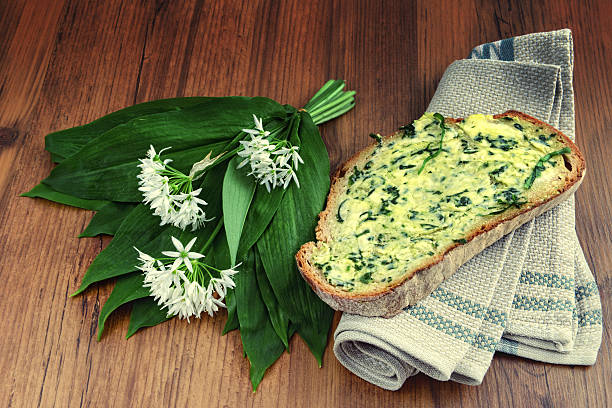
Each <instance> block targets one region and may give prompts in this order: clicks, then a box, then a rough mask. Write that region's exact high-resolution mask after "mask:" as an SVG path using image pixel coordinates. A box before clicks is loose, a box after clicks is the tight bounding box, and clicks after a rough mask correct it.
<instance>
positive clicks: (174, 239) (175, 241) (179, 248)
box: [172, 237, 185, 252]
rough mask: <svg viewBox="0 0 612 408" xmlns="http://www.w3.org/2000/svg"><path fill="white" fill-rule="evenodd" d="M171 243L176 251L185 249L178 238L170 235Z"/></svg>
mask: <svg viewBox="0 0 612 408" xmlns="http://www.w3.org/2000/svg"><path fill="white" fill-rule="evenodd" d="M172 243H173V244H174V247H175V248H176V250H177V251H178V252H183V251H184V250H185V247H183V244H181V241H179V240H178V239H176V238H174V237H172Z"/></svg>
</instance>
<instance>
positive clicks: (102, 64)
mask: <svg viewBox="0 0 612 408" xmlns="http://www.w3.org/2000/svg"><path fill="white" fill-rule="evenodd" d="M43 3H44V4H43ZM459 3H461V4H459ZM523 3H528V2H518V1H515V2H506V1H497V2H489V1H485V0H482V1H477V0H469V1H462V2H458V1H451V0H448V1H425V0H421V1H415V2H408V1H401V0H397V1H385V2H379V1H371V2H369V3H368V2H348V1H346V2H340V1H338V2H336V3H335V4H333V3H332V2H325V1H313V2H303V1H302V2H299V1H283V2H280V1H279V2H277V1H256V2H250V1H248V2H247V1H215V2H205V1H201V0H198V1H189V2H182V1H157V2H154V1H144V0H143V1H139V2H132V1H118V0H117V1H107V2H103V1H97V2H96V1H92V2H88V4H85V2H83V1H75V0H73V1H71V0H53V1H51V0H47V1H44V2H43V1H42V0H37V1H29V2H28V1H20V0H9V1H2V2H0V191H1V193H0V276H1V278H2V280H1V284H0V316H2V318H1V319H0V372H1V373H2V375H1V379H0V405H1V406H15V407H34V406H44V407H50V406H59V407H74V406H80V405H83V406H94V407H101V406H186V405H191V406H231V407H233V406H266V407H269V406H281V407H284V406H295V407H311V406H313V407H314V406H350V407H357V406H385V407H386V406H395V405H402V406H424V407H429V406H454V407H456V406H490V407H506V406H511V405H514V406H518V407H526V406H530V407H534V406H542V407H550V406H571V407H580V406H589V407H596V406H597V407H603V406H610V405H611V404H612V380H611V374H612V358H611V351H612V338H611V334H610V331H609V329H608V327H609V326H610V325H612V315H611V307H612V298H611V296H610V294H611V289H612V272H611V271H612V241H611V240H612V224H611V220H612V217H611V208H612V206H611V205H610V203H612V177H611V176H612V173H611V171H610V168H611V167H610V166H611V163H610V158H611V157H612V139H610V137H611V136H610V134H611V133H612V126H611V125H610V124H611V123H612V121H611V119H612V118H611V111H612V92H611V91H610V90H611V89H612V81H611V80H612V75H611V73H610V72H612V53H611V52H610V49H611V48H612V30H611V29H610V17H611V16H612V7H611V5H610V3H609V2H607V1H606V0H600V1H595V0H593V1H586V2H572V1H570V0H564V1H559V0H546V1H538V2H534V3H538V4H540V5H539V6H530V5H527V4H523ZM563 27H570V28H571V29H572V30H573V33H574V43H575V50H576V52H575V56H576V57H575V63H576V67H575V78H574V79H575V83H574V85H575V90H576V133H577V136H578V144H579V146H580V147H581V149H582V151H583V152H584V154H585V156H586V159H587V162H588V167H589V171H588V174H587V177H586V180H585V182H584V184H583V185H582V188H581V189H580V191H579V192H578V193H577V214H576V217H577V229H578V235H579V237H580V242H581V243H582V246H583V248H584V251H585V253H586V257H587V260H588V262H589V265H590V266H591V268H592V269H593V271H594V273H595V275H596V278H597V282H598V284H599V287H600V290H601V296H602V301H603V316H604V321H605V323H607V326H606V327H605V329H604V336H603V344H602V348H601V351H600V353H599V358H598V361H597V364H596V365H595V366H594V367H588V368H584V367H566V366H555V365H550V364H542V363H537V362H533V361H529V360H524V359H520V358H514V357H509V356H505V355H497V356H496V357H495V359H494V361H493V364H492V366H491V368H490V370H489V372H488V373H487V375H486V377H485V379H484V382H483V384H482V385H480V386H478V387H471V386H465V385H460V384H457V383H453V382H446V383H442V382H438V381H434V380H431V379H429V378H428V377H425V376H423V375H419V376H417V377H415V378H412V379H410V380H409V381H407V383H406V384H405V386H404V387H403V388H402V389H401V390H400V391H398V392H389V391H384V390H382V389H379V388H377V387H375V386H373V385H371V384H369V383H368V382H366V381H364V380H361V379H360V378H358V377H356V376H354V375H353V374H351V373H350V372H349V371H348V370H346V369H345V368H344V367H343V366H341V365H340V364H339V363H338V361H337V360H336V359H335V357H334V355H333V353H332V352H331V347H329V348H328V352H327V353H326V356H325V359H324V364H323V367H322V368H318V367H317V364H316V361H315V359H314V358H313V357H312V356H311V355H310V354H309V352H308V350H307V348H306V346H305V345H304V343H303V342H302V341H301V340H299V339H297V336H296V338H294V340H293V342H292V344H291V354H290V355H289V354H285V355H284V356H283V357H282V358H281V359H280V360H279V361H278V362H277V363H276V364H275V365H274V366H273V367H272V368H271V369H270V370H269V372H268V374H267V375H266V377H265V378H264V381H263V383H262V384H261V386H260V388H259V391H258V392H257V393H255V394H254V393H252V392H251V389H250V384H249V380H248V370H249V367H248V362H247V361H246V360H245V359H244V358H243V357H242V348H241V344H240V338H239V335H238V333H237V332H232V333H230V334H229V335H227V336H225V337H221V336H220V333H221V329H222V327H223V324H224V320H225V318H224V316H222V315H220V316H218V317H216V318H214V319H202V320H201V321H195V322H192V323H191V324H187V323H186V322H185V321H179V320H178V319H174V320H172V321H170V322H168V323H165V324H163V325H160V326H157V327H155V328H152V329H147V330H144V331H142V332H141V333H139V334H137V335H136V336H134V337H133V338H131V339H129V340H127V341H126V340H125V338H124V334H125V332H126V327H127V323H128V319H127V318H128V313H127V312H128V309H125V308H124V309H120V310H119V311H118V312H117V313H115V314H114V315H113V316H112V317H111V318H110V320H109V321H108V322H107V331H106V334H105V335H104V337H103V339H102V341H101V342H97V341H96V338H95V332H96V323H97V317H98V313H99V311H100V307H101V304H103V302H104V301H105V299H106V298H107V297H108V295H109V293H110V290H111V288H112V285H111V283H107V284H102V285H97V286H95V287H94V288H93V289H91V290H88V291H87V292H86V293H85V294H84V295H82V296H79V297H76V298H69V297H68V294H70V293H72V292H73V291H74V290H75V289H76V288H77V286H78V283H79V281H80V279H81V278H82V276H83V274H84V272H85V270H86V268H87V266H88V265H89V263H90V262H91V261H92V259H93V258H94V257H95V256H96V254H98V252H99V251H100V250H101V249H102V248H103V247H104V246H105V245H106V244H108V242H109V239H108V238H100V239H98V238H88V239H77V238H76V236H77V235H78V234H79V232H80V231H81V230H82V229H83V228H84V227H85V225H86V224H87V222H88V221H89V219H90V218H91V216H92V213H91V212H89V211H84V210H78V209H75V208H70V207H66V206H62V205H57V204H53V203H50V202H47V201H44V200H33V199H27V198H19V197H18V194H20V193H22V192H24V191H26V190H28V189H30V188H31V187H32V186H34V185H35V184H36V183H37V182H38V181H39V180H40V179H42V178H43V177H44V176H46V175H47V174H48V173H49V170H50V169H51V167H52V163H51V160H50V157H49V154H47V153H46V152H45V151H44V150H43V138H44V136H45V135H46V134H47V133H49V132H51V131H54V130H58V129H63V128H67V127H71V126H75V125H79V124H84V123H86V122H89V121H91V120H93V119H96V118H98V117H100V116H102V115H103V114H106V113H108V112H111V111H114V110H117V109H119V108H122V107H125V106H128V105H132V104H134V103H138V102H144V101H149V100H152V99H158V98H164V97H173V96H190V95H217V96H220V95H263V96H268V97H271V98H274V99H276V100H279V101H281V102H284V103H291V104H293V105H296V106H299V105H300V104H303V103H305V102H306V100H307V99H308V98H309V97H310V96H311V95H312V94H313V92H314V91H315V90H316V89H318V87H319V86H320V85H321V84H323V82H324V81H325V80H327V79H329V78H344V79H345V80H346V81H347V82H348V84H349V86H350V88H351V89H355V90H357V92H358V102H357V106H356V108H355V109H354V110H353V111H352V112H350V113H349V114H347V115H346V116H344V117H342V118H340V119H339V120H336V121H333V122H331V123H329V124H326V125H324V126H322V128H321V132H322V135H323V137H324V139H325V142H326V144H327V146H328V149H329V153H330V155H331V158H332V165H333V166H337V165H338V163H340V162H341V161H343V160H345V159H346V158H348V157H349V156H351V155H352V154H353V152H355V151H356V150H358V149H360V148H361V147H363V146H365V145H366V144H367V143H369V140H368V137H367V135H368V133H369V132H370V131H378V132H381V133H383V134H385V133H391V132H392V131H394V130H395V129H396V128H397V127H398V126H399V125H402V124H404V123H406V122H408V121H410V120H412V119H413V118H415V117H417V116H418V115H420V114H421V113H422V112H423V111H424V109H425V107H426V106H427V104H428V101H429V100H430V98H431V96H432V95H433V92H434V90H435V88H436V85H437V82H438V81H439V79H440V77H441V75H442V73H443V72H444V70H445V68H446V67H447V66H448V64H450V63H451V62H452V61H453V60H456V59H460V58H464V57H465V56H467V54H468V53H469V51H470V49H471V48H472V47H473V46H474V45H477V44H480V43H483V42H488V41H493V40H497V39H500V38H505V37H510V36H515V35H520V34H525V33H529V32H533V31H546V30H553V29H558V28H563ZM338 318H339V316H336V322H337V320H338ZM330 345H331V344H330Z"/></svg>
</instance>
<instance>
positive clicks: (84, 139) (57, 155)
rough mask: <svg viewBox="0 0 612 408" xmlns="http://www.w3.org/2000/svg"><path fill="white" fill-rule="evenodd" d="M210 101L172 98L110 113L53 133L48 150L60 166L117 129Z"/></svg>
mask: <svg viewBox="0 0 612 408" xmlns="http://www.w3.org/2000/svg"><path fill="white" fill-rule="evenodd" d="M209 99H211V98H210V97H187V98H171V99H160V100H157V101H152V102H145V103H140V104H137V105H133V106H130V107H127V108H124V109H121V110H118V111H116V112H113V113H110V114H108V115H106V116H103V117H101V118H99V119H96V120H94V121H93V122H90V123H88V124H86V125H83V126H76V127H73V128H70V129H65V130H60V131H58V132H53V133H50V134H49V135H47V136H46V137H45V149H46V150H47V151H48V152H50V153H51V155H52V157H53V160H54V161H55V162H58V163H59V162H60V161H63V160H64V159H65V158H67V157H70V156H72V155H73V154H75V153H76V152H78V151H79V150H81V148H82V147H83V146H85V145H86V144H87V143H89V141H91V140H92V139H95V138H96V137H98V136H101V135H102V134H104V133H105V132H107V131H109V130H111V129H112V128H114V127H115V126H118V125H121V124H124V123H127V122H129V121H130V120H132V119H135V118H139V117H142V116H146V115H152V114H156V113H162V112H168V111H174V110H180V109H184V108H187V107H190V106H194V105H197V104H200V103H202V102H205V101H207V100H209Z"/></svg>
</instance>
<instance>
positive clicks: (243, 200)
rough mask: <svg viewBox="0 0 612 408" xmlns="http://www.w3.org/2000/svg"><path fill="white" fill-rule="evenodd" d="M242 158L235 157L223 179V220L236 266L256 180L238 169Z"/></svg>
mask: <svg viewBox="0 0 612 408" xmlns="http://www.w3.org/2000/svg"><path fill="white" fill-rule="evenodd" d="M239 159H240V157H238V156H236V157H234V158H233V159H232V160H231V161H230V162H229V164H228V166H227V171H226V172H225V177H224V178H223V199H222V200H223V220H224V227H225V235H226V236H227V244H228V247H229V253H230V259H231V263H232V265H235V264H236V255H237V252H238V244H239V243H240V236H241V235H242V227H243V226H244V221H245V219H246V216H247V212H248V211H249V206H250V205H251V200H253V194H254V193H255V185H256V183H255V179H254V178H253V177H249V176H247V174H246V172H245V171H243V170H240V169H237V168H236V166H238V164H239V163H240V160H239Z"/></svg>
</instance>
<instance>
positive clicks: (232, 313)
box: [221, 289, 240, 335]
mask: <svg viewBox="0 0 612 408" xmlns="http://www.w3.org/2000/svg"><path fill="white" fill-rule="evenodd" d="M225 307H226V308H227V320H226V322H225V327H223V333H221V334H223V335H225V334H227V333H229V332H231V331H232V330H236V329H239V328H240V325H239V324H238V313H237V312H236V297H235V296H234V290H233V289H228V291H227V293H226V294H225Z"/></svg>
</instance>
